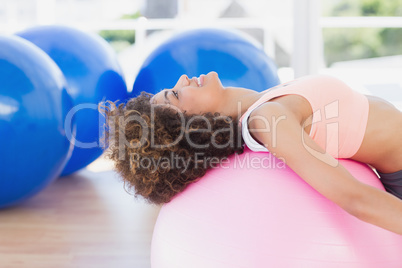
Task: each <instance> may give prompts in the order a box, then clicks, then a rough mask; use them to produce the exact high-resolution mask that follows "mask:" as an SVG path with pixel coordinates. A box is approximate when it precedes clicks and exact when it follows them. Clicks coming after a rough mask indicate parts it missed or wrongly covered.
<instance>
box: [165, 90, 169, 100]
mask: <svg viewBox="0 0 402 268" xmlns="http://www.w3.org/2000/svg"><path fill="white" fill-rule="evenodd" d="M167 94H168V91H167V90H165V94H164V96H165V100H166V101H167V102H168V103H170V101H169V99H168V97H167Z"/></svg>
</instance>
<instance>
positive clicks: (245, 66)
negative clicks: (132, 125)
mask: <svg viewBox="0 0 402 268" xmlns="http://www.w3.org/2000/svg"><path fill="white" fill-rule="evenodd" d="M250 40H251V39H250V38H247V37H246V36H245V35H244V34H240V33H238V32H235V31H230V30H222V29H196V30H189V31H185V32H182V33H180V34H177V35H176V36H174V37H173V38H171V39H169V40H167V41H166V42H164V43H163V44H161V45H160V46H159V47H158V48H156V49H155V50H154V51H153V52H152V53H151V54H150V55H149V56H148V57H147V59H146V60H145V61H144V63H143V65H142V66H141V68H140V71H139V73H138V76H137V77H136V80H135V82H134V86H133V91H132V93H131V94H132V95H134V96H137V95H139V93H140V92H141V91H146V92H149V93H153V94H155V93H157V92H159V91H160V90H162V89H164V88H171V87H173V86H174V85H175V83H176V82H177V79H178V78H179V77H180V75H182V74H187V75H188V76H189V77H192V76H197V77H198V76H199V75H201V74H207V73H208V72H210V71H215V72H217V73H218V74H219V78H220V79H221V81H222V84H223V85H224V86H235V87H246V88H250V89H253V90H256V91H263V90H265V89H267V88H270V87H273V86H276V85H278V84H279V78H278V75H277V68H276V65H275V63H274V62H273V61H272V60H271V59H270V58H269V57H268V56H267V55H266V54H265V53H264V51H263V50H262V49H260V48H259V47H258V46H257V45H255V44H254V43H255V42H252V41H250Z"/></svg>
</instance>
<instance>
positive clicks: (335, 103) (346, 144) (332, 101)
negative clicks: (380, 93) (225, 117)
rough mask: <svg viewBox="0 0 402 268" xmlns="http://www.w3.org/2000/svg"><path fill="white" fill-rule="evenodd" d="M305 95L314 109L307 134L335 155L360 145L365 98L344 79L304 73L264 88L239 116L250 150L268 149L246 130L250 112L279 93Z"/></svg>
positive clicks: (351, 151) (352, 151)
mask: <svg viewBox="0 0 402 268" xmlns="http://www.w3.org/2000/svg"><path fill="white" fill-rule="evenodd" d="M290 94H295V95H299V96H302V97H304V98H305V99H306V100H307V101H308V102H309V103H310V105H311V108H312V111H313V118H312V125H311V130H310V133H309V136H310V137H311V138H312V139H313V140H314V141H315V142H316V143H317V144H318V145H319V146H321V148H323V149H324V150H326V152H327V153H329V154H330V155H331V156H333V157H335V158H350V157H352V156H353V155H354V154H355V153H356V152H357V151H358V149H359V148H360V145H361V143H362V141H363V137H364V133H365V131H366V126H367V119H368V112H369V104H368V99H367V98H366V97H365V96H364V95H363V94H360V93H358V92H356V91H353V90H352V89H351V88H350V87H349V86H348V85H346V84H345V83H344V82H342V81H340V80H338V79H336V78H334V77H331V76H326V75H315V76H306V77H302V78H299V79H296V80H294V81H291V82H288V83H285V84H281V85H279V86H276V87H273V88H271V89H269V90H268V91H267V93H266V94H265V95H263V96H262V97H261V98H260V99H259V100H258V101H256V102H255V103H254V104H253V105H251V106H250V107H249V108H248V110H247V111H246V112H245V113H244V114H243V115H242V116H241V118H240V120H239V124H240V127H241V128H242V137H243V140H244V142H245V143H246V145H247V147H249V148H250V149H251V150H252V151H257V152H258V151H262V152H268V149H267V148H266V147H265V146H263V145H261V144H260V143H258V142H257V141H255V140H254V139H253V137H252V136H251V135H250V132H249V130H248V118H249V116H250V113H251V112H252V111H253V110H254V109H255V108H257V107H258V106H259V105H261V104H263V103H265V102H267V101H269V100H271V99H273V98H275V97H279V96H283V95H290Z"/></svg>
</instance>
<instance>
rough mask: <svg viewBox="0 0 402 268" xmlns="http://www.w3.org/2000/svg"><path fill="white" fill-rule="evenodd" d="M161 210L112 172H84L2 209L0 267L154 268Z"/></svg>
mask: <svg viewBox="0 0 402 268" xmlns="http://www.w3.org/2000/svg"><path fill="white" fill-rule="evenodd" d="M158 212H159V207H157V206H151V205H147V204H145V203H144V202H143V201H141V200H135V199H134V198H133V196H131V195H128V194H127V193H126V192H125V191H124V189H123V186H122V183H121V182H120V181H119V179H118V178H117V175H116V174H115V173H114V172H113V171H101V172H94V171H90V170H88V169H87V170H83V171H81V172H79V173H77V174H76V175H73V176H69V177H65V178H61V179H58V180H57V181H55V182H54V183H52V184H51V185H50V186H49V187H47V188H46V189H44V190H43V191H42V192H41V193H40V194H38V195H37V196H35V197H34V198H32V199H30V200H29V201H27V202H25V203H23V204H21V205H19V206H17V207H13V208H9V209H6V210H0V267H1V268H15V267H18V268H20V267H24V268H25V267H29V268H36V267H38V268H39V267H40V268H48V267H49V268H50V267H51V268H64V267H66V268H67V267H74V268H81V267H82V268H84V267H85V268H91V267H97V268H99V267H105V268H112V267H113V268H114V267H118V268H124V267H131V268H134V267H135V268H137V267H138V268H147V267H150V245H151V238H152V231H153V227H154V224H155V220H156V217H157V215H158Z"/></svg>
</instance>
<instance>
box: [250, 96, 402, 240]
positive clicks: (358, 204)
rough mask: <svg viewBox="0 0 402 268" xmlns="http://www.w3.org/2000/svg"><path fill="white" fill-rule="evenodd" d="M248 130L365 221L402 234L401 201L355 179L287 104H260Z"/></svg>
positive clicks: (301, 175)
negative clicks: (304, 125) (306, 130)
mask: <svg viewBox="0 0 402 268" xmlns="http://www.w3.org/2000/svg"><path fill="white" fill-rule="evenodd" d="M249 130H250V133H251V135H252V136H253V137H254V138H255V139H256V140H257V141H259V142H261V143H263V144H264V146H265V147H266V148H267V149H268V150H269V151H270V152H271V153H272V154H274V155H275V156H276V157H281V158H283V159H285V162H286V164H287V165H288V166H289V167H290V168H291V169H292V170H293V171H295V172H296V173H297V174H298V175H299V176H300V177H301V178H302V179H304V180H305V181H306V182H307V183H308V184H309V185H311V186H312V187H313V188H314V189H316V190H317V191H318V192H320V193H321V194H322V195H324V196H325V197H326V198H328V199H330V200H331V201H333V202H334V203H336V204H337V205H339V206H340V207H341V208H343V209H344V210H346V211H347V212H348V213H350V214H351V215H353V216H355V217H357V218H359V219H361V220H363V221H366V222H369V223H372V224H375V225H377V226H379V227H382V228H384V229H387V230H390V231H392V232H395V233H398V234H401V235H402V200H400V199H398V198H397V197H395V196H393V195H391V194H389V193H387V192H384V191H381V190H379V189H377V188H375V187H372V186H369V185H367V184H364V183H362V182H360V181H358V180H357V179H355V178H354V177H353V176H352V175H351V174H350V173H349V172H348V171H347V170H346V169H345V168H344V167H343V166H342V165H340V164H339V163H338V161H337V160H336V159H335V158H333V157H332V156H330V155H329V154H328V153H326V152H325V151H324V150H323V149H322V148H321V147H320V146H319V145H318V144H317V143H316V142H315V141H314V140H313V139H312V138H311V137H309V136H308V135H307V134H306V133H305V132H304V130H303V128H302V126H301V122H299V121H298V119H297V117H296V116H295V114H294V113H293V112H292V111H290V110H289V109H287V108H286V107H285V106H284V105H282V104H280V103H276V102H267V103H265V104H263V105H261V106H259V107H258V108H257V109H255V110H254V111H253V112H252V113H251V115H250V121H249Z"/></svg>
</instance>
